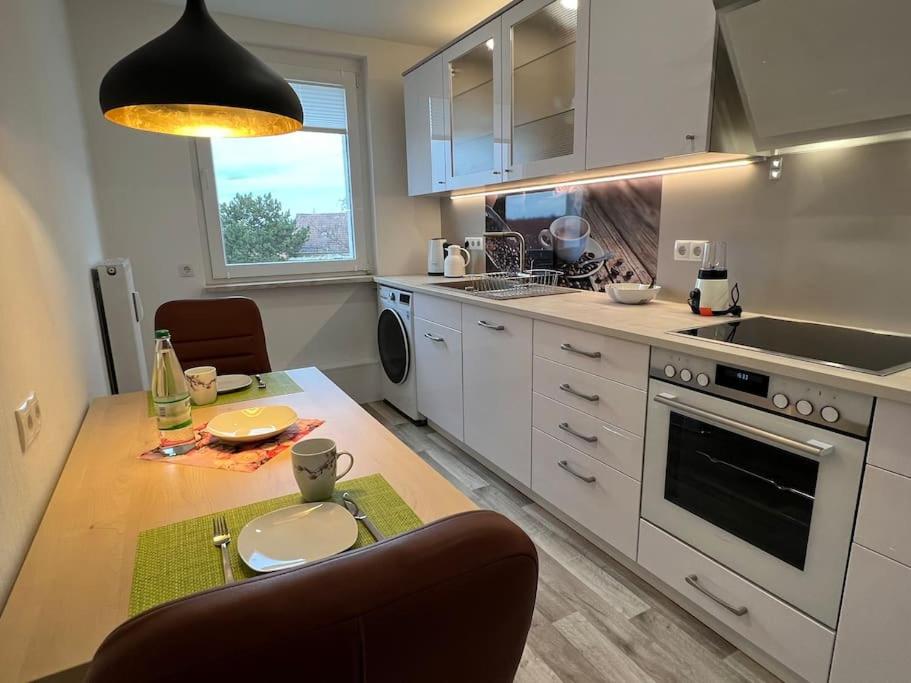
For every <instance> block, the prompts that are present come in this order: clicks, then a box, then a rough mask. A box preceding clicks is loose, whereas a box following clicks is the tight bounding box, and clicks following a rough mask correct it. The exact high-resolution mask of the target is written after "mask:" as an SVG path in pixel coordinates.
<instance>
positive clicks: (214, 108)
mask: <svg viewBox="0 0 911 683" xmlns="http://www.w3.org/2000/svg"><path fill="white" fill-rule="evenodd" d="M105 118H107V119H108V120H109V121H113V122H114V123H117V124H120V125H121V126H126V127H127V128H136V129H138V130H146V131H151V132H153V133H169V134H171V135H184V136H188V137H207V138H243V137H259V136H264V135H282V134H284V133H293V132H294V131H298V130H301V128H302V126H301V123H300V121H297V120H295V119H292V118H290V117H288V116H282V115H281V114H273V113H270V112H265V111H257V110H255V109H243V108H239V107H222V106H218V105H212V104H134V105H129V106H126V107H117V108H116V109H111V110H110V111H108V112H106V113H105Z"/></svg>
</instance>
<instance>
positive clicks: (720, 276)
mask: <svg viewBox="0 0 911 683" xmlns="http://www.w3.org/2000/svg"><path fill="white" fill-rule="evenodd" d="M739 301H740V288H739V286H738V285H737V284H736V283H735V284H734V287H733V289H732V288H730V285H729V283H728V266H727V244H726V243H725V242H706V243H705V251H704V252H703V254H702V265H701V266H700V268H699V275H698V276H697V279H696V288H695V289H693V291H691V292H690V298H689V304H690V308H691V309H692V311H693V313H696V314H697V315H706V316H712V315H735V316H739V315H740V314H741V313H742V312H743V309H742V308H741V307H740V306H739V305H738V302H739Z"/></svg>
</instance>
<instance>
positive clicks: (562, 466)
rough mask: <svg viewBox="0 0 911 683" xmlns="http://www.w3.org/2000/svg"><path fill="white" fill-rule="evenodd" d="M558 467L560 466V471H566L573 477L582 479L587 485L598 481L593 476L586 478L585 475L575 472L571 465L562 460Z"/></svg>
mask: <svg viewBox="0 0 911 683" xmlns="http://www.w3.org/2000/svg"><path fill="white" fill-rule="evenodd" d="M557 465H559V466H560V469H563V470H566V471H567V472H569V473H570V474H571V475H573V476H574V477H575V478H576V479H581V480H582V481H584V482H585V483H586V484H594V483H595V482H596V481H597V479H595V478H594V477H592V476H585V475H584V474H579V473H578V472H575V471H573V468H572V467H570V465H569V463H568V462H567V461H566V460H561V461H560V462H558V463H557Z"/></svg>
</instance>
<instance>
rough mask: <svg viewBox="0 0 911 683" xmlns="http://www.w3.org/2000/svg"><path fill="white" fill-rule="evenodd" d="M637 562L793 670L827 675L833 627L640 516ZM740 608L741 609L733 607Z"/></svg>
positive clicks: (806, 674) (814, 678) (812, 677)
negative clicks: (821, 622)
mask: <svg viewBox="0 0 911 683" xmlns="http://www.w3.org/2000/svg"><path fill="white" fill-rule="evenodd" d="M639 564H640V565H642V567H644V568H645V569H647V570H648V571H650V572H651V573H652V574H654V575H655V576H657V577H658V578H659V579H661V580H662V581H664V582H665V583H666V584H668V585H669V586H670V587H671V588H673V589H674V590H676V591H678V592H679V593H681V594H683V595H684V596H686V597H687V598H689V599H690V600H692V601H693V602H694V603H696V604H697V605H699V606H700V607H702V609H704V610H705V611H706V612H708V613H709V614H711V615H712V616H714V617H715V618H716V619H718V620H719V621H721V622H723V623H724V624H726V625H727V626H729V627H730V628H732V629H733V630H734V631H736V632H737V633H739V634H740V635H741V636H743V637H744V638H746V639H747V640H749V641H750V642H751V643H753V644H754V645H756V647H758V648H759V649H761V650H763V651H764V652H766V653H767V654H769V655H770V656H771V657H773V658H774V659H777V660H778V661H779V662H781V663H782V664H784V665H785V666H786V667H788V668H789V669H791V670H793V671H794V672H795V673H797V674H798V675H800V676H803V677H804V678H806V679H807V680H808V681H811V682H814V683H815V682H817V681H819V682H823V681H825V680H826V677H827V676H828V674H829V662H830V660H831V657H832V647H833V643H834V641H835V633H834V632H833V631H830V630H829V629H827V628H826V627H824V626H822V625H821V624H819V623H817V622H815V621H813V620H812V619H811V618H810V617H808V616H806V615H805V614H803V613H801V612H799V611H797V610H796V609H794V608H793V607H791V606H790V605H788V604H787V603H785V602H782V601H781V600H779V599H778V598H776V597H775V596H774V595H772V594H770V593H767V592H766V591H764V590H762V589H761V588H759V587H757V586H755V585H753V584H752V583H750V582H749V581H747V580H746V579H744V578H742V577H740V576H739V575H738V574H735V573H734V572H732V571H731V570H729V569H726V568H725V567H723V566H721V565H720V564H718V563H717V562H715V561H714V560H711V559H709V558H708V557H706V556H705V555H703V554H702V553H700V552H698V551H696V550H694V549H693V548H691V547H690V546H688V545H686V544H685V543H682V542H680V541H678V540H677V539H676V538H674V537H673V536H670V535H669V534H666V533H665V532H663V531H661V530H660V529H659V528H658V527H656V526H653V525H651V524H649V523H648V522H646V521H645V520H642V522H641V525H640V530H639ZM687 577H690V580H691V581H693V582H694V583H696V585H698V586H699V588H697V587H695V586H694V585H692V584H691V583H690V582H688V581H687ZM700 588H701V589H702V590H700ZM702 591H705V592H702ZM707 593H708V594H711V595H714V596H716V598H717V600H716V599H713V598H711V597H709V595H707ZM719 601H723V602H724V603H725V604H726V605H728V606H729V607H730V609H729V608H728V607H725V606H723V605H722V604H720V602H719ZM744 608H745V609H746V611H745V612H744V613H743V614H741V615H737V614H735V613H734V612H733V611H732V610H733V609H741V610H742V609H744Z"/></svg>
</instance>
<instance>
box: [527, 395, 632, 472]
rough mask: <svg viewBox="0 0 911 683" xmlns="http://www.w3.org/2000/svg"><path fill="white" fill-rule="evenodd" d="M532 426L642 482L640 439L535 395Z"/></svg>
mask: <svg viewBox="0 0 911 683" xmlns="http://www.w3.org/2000/svg"><path fill="white" fill-rule="evenodd" d="M532 424H533V425H534V426H535V427H537V428H538V429H540V430H541V431H542V432H546V433H547V434H550V435H551V436H552V437H554V438H555V439H559V440H560V441H562V442H563V443H565V444H568V445H570V446H572V447H574V448H576V449H578V450H580V451H582V452H583V453H585V454H586V455H590V456H591V457H593V458H595V459H596V460H600V461H601V462H603V463H604V464H605V465H610V466H611V467H613V468H614V469H615V470H619V471H620V472H623V474H625V475H627V476H629V477H632V478H633V479H635V480H636V481H640V480H641V479H642V437H641V436H636V435H635V434H630V433H629V432H627V431H624V430H622V429H620V428H619V427H615V426H613V425H609V424H606V423H604V422H602V421H601V420H599V419H598V418H596V417H592V416H591V415H587V414H586V413H582V412H580V411H578V410H576V409H575V408H570V407H569V406H567V405H563V404H562V403H558V402H557V401H554V400H553V399H550V398H547V397H546V396H542V395H541V394H535V395H534V399H533V401H532ZM561 425H562V426H561ZM573 432H575V434H574V433H573ZM579 435H581V436H579ZM592 439H595V440H594V441H593V440H592Z"/></svg>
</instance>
